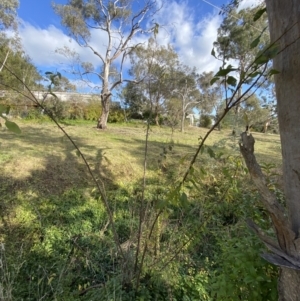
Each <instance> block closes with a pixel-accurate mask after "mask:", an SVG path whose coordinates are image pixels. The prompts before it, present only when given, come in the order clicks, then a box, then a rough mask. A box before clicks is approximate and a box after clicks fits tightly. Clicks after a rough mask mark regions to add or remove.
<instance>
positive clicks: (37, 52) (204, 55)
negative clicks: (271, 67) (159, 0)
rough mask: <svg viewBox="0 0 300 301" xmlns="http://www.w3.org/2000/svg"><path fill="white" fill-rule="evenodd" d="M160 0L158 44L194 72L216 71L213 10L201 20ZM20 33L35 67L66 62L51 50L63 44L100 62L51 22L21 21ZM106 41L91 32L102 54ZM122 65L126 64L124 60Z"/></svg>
mask: <svg viewBox="0 0 300 301" xmlns="http://www.w3.org/2000/svg"><path fill="white" fill-rule="evenodd" d="M252 1H255V0H251V2H252ZM164 3H165V5H164V6H163V7H162V9H161V10H160V11H159V12H158V14H157V15H156V17H155V22H158V23H159V24H161V26H160V29H159V34H158V36H157V40H158V42H159V43H160V44H162V45H167V44H168V43H170V44H172V45H173V47H174V49H175V50H176V51H177V52H178V54H179V57H180V60H181V61H182V62H183V63H184V64H186V65H189V66H190V67H196V68H197V71H198V72H200V73H201V72H203V71H216V70H217V69H218V67H219V65H220V64H219V62H218V61H217V60H216V59H215V58H214V57H212V56H211V54H210V53H211V49H212V47H213V42H214V41H215V40H216V37H217V29H218V27H219V25H220V23H221V17H220V16H219V15H218V14H217V12H216V13H215V14H211V15H208V16H206V17H205V18H204V19H203V18H202V19H198V18H197V17H196V16H195V14H194V11H193V10H192V8H191V7H190V8H189V7H187V4H186V3H185V2H180V3H178V2H176V1H174V0H171V1H168V2H164ZM20 35H21V38H22V41H23V47H24V50H25V51H26V53H27V54H28V55H29V56H30V57H31V59H32V60H33V62H34V64H36V65H37V66H43V67H57V68H62V67H61V66H62V65H61V64H63V65H67V64H69V63H70V60H69V59H68V58H66V57H64V56H62V55H60V54H58V53H56V52H55V51H56V49H58V48H63V47H64V46H68V47H69V48H70V49H71V50H73V51H75V52H77V53H78V54H79V56H80V58H81V61H86V62H91V63H92V64H93V65H94V66H95V67H99V66H100V65H101V61H100V59H99V58H98V57H97V56H95V55H94V54H93V53H92V51H91V50H90V49H88V48H82V47H80V46H79V45H78V44H77V43H76V42H75V41H74V40H73V39H71V38H70V37H68V36H67V35H66V34H65V33H64V32H63V31H62V30H61V29H59V28H57V27H55V26H53V25H50V26H49V27H48V28H39V27H34V26H33V25H31V24H29V23H27V22H23V25H22V27H21V28H20ZM146 38H147V37H146V36H136V37H135V38H134V42H144V41H145V40H146ZM106 41H107V38H106V36H105V33H104V32H102V31H99V30H93V31H92V32H91V45H92V46H93V47H94V48H95V49H96V50H97V51H98V52H99V53H101V54H103V53H104V50H105V45H106ZM126 66H127V67H128V61H127V62H126Z"/></svg>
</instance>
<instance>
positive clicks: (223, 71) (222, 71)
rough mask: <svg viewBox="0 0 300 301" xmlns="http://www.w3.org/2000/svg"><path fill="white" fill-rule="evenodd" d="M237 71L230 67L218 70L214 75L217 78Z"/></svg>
mask: <svg viewBox="0 0 300 301" xmlns="http://www.w3.org/2000/svg"><path fill="white" fill-rule="evenodd" d="M236 70H238V69H236V68H232V67H231V66H230V65H229V66H228V67H227V68H226V69H222V68H220V70H219V71H218V72H217V74H216V75H215V77H217V76H226V75H227V74H228V73H230V72H232V71H236Z"/></svg>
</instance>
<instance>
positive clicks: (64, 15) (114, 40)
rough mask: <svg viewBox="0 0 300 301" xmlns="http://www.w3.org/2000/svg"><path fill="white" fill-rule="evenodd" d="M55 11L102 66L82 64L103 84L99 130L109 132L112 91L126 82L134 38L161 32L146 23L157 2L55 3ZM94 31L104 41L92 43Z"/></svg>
mask: <svg viewBox="0 0 300 301" xmlns="http://www.w3.org/2000/svg"><path fill="white" fill-rule="evenodd" d="M54 9H55V11H56V13H57V14H58V15H59V16H60V17H61V22H62V24H63V25H64V26H65V27H66V28H67V29H68V31H69V34H70V36H71V37H73V38H74V39H75V40H76V42H77V43H78V44H79V45H80V46H81V47H84V48H87V49H89V50H90V52H91V55H93V56H95V57H96V58H97V59H98V60H99V63H100V65H101V66H100V67H95V66H92V64H91V63H89V62H81V63H82V64H81V67H82V69H83V73H84V75H86V76H92V75H94V76H96V80H97V81H98V82H99V83H100V84H101V93H100V96H101V104H102V113H101V116H99V119H98V122H97V128H99V129H106V127H107V118H108V115H109V107H110V101H111V96H112V91H113V90H114V89H115V88H116V87H117V86H118V85H120V84H121V83H122V82H123V81H124V80H123V76H122V73H123V65H124V62H125V60H126V57H127V56H128V55H129V53H130V52H131V51H132V50H133V49H134V48H135V46H136V44H134V42H133V38H134V37H135V36H136V35H137V34H139V33H145V32H150V31H155V32H156V31H157V24H154V26H152V27H151V28H147V24H148V23H147V22H146V18H151V17H153V14H155V12H156V10H157V3H156V0H145V1H140V2H135V1H132V0H115V1H112V0H98V1H94V0H68V2H67V4H65V5H61V4H54ZM92 32H93V33H94V34H95V35H96V32H99V34H100V33H101V34H102V36H103V37H104V39H103V38H98V40H97V41H96V42H95V41H92V39H91V37H92ZM99 34H98V35H99ZM65 50H66V51H69V52H70V50H69V49H67V48H66V49H65ZM114 66H117V67H118V68H117V75H116V74H114V77H113V79H112V80H110V79H111V76H112V73H113V72H114V73H115V72H116V70H113V69H114V68H113V67H114Z"/></svg>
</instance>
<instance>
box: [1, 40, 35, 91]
mask: <svg viewBox="0 0 300 301" xmlns="http://www.w3.org/2000/svg"><path fill="white" fill-rule="evenodd" d="M7 53H9V56H7ZM4 61H5V64H6V65H7V66H9V68H10V70H12V71H13V72H14V74H15V75H17V76H18V77H19V78H20V79H22V83H21V82H20V81H19V80H18V79H16V77H15V75H13V74H11V72H9V71H8V70H6V69H5V68H3V70H2V72H0V89H1V90H11V89H14V90H15V91H23V90H24V85H27V86H28V87H30V88H31V89H35V87H36V86H37V85H38V81H39V80H41V76H40V74H39V72H38V70H37V69H36V67H35V66H34V65H33V64H32V62H31V60H30V58H29V57H28V56H27V55H26V54H24V52H23V51H13V50H12V49H11V48H10V45H9V42H8V43H7V44H6V45H5V44H4V45H1V46H0V62H4Z"/></svg>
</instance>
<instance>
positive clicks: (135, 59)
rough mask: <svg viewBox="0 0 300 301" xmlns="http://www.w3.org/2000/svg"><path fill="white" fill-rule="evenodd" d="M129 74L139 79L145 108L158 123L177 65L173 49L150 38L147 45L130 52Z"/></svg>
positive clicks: (163, 110)
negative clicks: (130, 64) (130, 66)
mask: <svg viewBox="0 0 300 301" xmlns="http://www.w3.org/2000/svg"><path fill="white" fill-rule="evenodd" d="M131 62H132V68H131V71H130V72H131V74H132V75H133V76H134V77H135V78H136V79H137V80H138V81H139V84H138V86H139V89H140V91H142V94H143V95H144V99H145V100H146V106H147V109H148V110H149V111H150V112H151V114H153V116H154V119H155V123H156V124H157V125H159V116H160V115H161V114H163V113H164V112H165V101H166V99H167V98H168V97H169V96H170V95H171V91H172V90H170V89H171V88H172V85H171V82H172V74H173V72H172V71H173V69H174V66H176V65H178V56H177V53H176V52H175V51H174V49H173V48H172V47H171V46H170V45H168V46H166V47H165V46H160V45H158V44H157V42H156V41H155V40H154V39H153V38H151V39H150V40H149V41H148V44H147V45H143V46H139V47H137V48H136V49H135V50H134V51H133V52H132V54H131Z"/></svg>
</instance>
